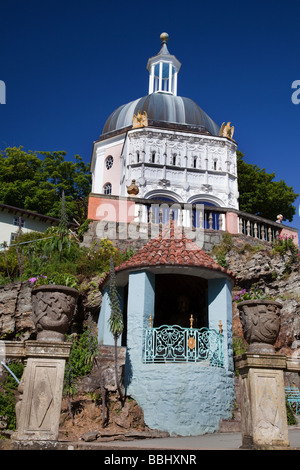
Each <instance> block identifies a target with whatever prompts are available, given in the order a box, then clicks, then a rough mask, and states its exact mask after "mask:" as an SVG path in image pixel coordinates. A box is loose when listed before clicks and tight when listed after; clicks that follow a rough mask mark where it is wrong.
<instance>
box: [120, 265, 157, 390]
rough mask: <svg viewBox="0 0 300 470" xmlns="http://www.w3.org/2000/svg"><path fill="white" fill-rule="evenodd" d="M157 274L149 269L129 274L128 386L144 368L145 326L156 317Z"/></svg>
mask: <svg viewBox="0 0 300 470" xmlns="http://www.w3.org/2000/svg"><path fill="white" fill-rule="evenodd" d="M154 305H155V276H154V274H152V273H150V272H149V271H137V272H133V273H130V274H129V285H128V304H127V360H126V367H125V377H126V378H125V382H126V387H130V384H131V382H132V381H136V386H137V387H138V382H139V380H138V379H139V369H140V368H142V367H143V366H142V355H143V351H144V328H145V327H147V326H148V325H149V316H150V315H152V318H154Z"/></svg>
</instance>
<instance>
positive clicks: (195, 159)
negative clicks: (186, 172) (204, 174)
mask: <svg viewBox="0 0 300 470" xmlns="http://www.w3.org/2000/svg"><path fill="white" fill-rule="evenodd" d="M193 168H197V157H193Z"/></svg>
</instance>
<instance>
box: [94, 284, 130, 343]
mask: <svg viewBox="0 0 300 470" xmlns="http://www.w3.org/2000/svg"><path fill="white" fill-rule="evenodd" d="M117 289H118V293H119V299H120V307H121V311H123V298H124V289H123V288H122V287H118V288H117ZM110 316H111V307H110V301H109V286H106V287H105V289H104V291H103V295H102V303H101V309H100V314H99V319H98V343H99V344H105V345H108V346H109V345H113V344H114V337H113V335H112V333H111V332H110V329H109V323H108V320H109V318H110ZM121 341H122V336H120V337H119V339H118V346H121Z"/></svg>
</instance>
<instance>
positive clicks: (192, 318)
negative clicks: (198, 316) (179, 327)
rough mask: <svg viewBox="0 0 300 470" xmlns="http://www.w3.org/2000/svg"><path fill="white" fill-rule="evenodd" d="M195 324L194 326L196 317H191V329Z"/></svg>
mask: <svg viewBox="0 0 300 470" xmlns="http://www.w3.org/2000/svg"><path fill="white" fill-rule="evenodd" d="M193 324H194V317H193V315H191V316H190V328H193Z"/></svg>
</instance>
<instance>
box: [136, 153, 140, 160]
mask: <svg viewBox="0 0 300 470" xmlns="http://www.w3.org/2000/svg"><path fill="white" fill-rule="evenodd" d="M136 162H137V163H139V162H140V152H139V150H137V151H136Z"/></svg>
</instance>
